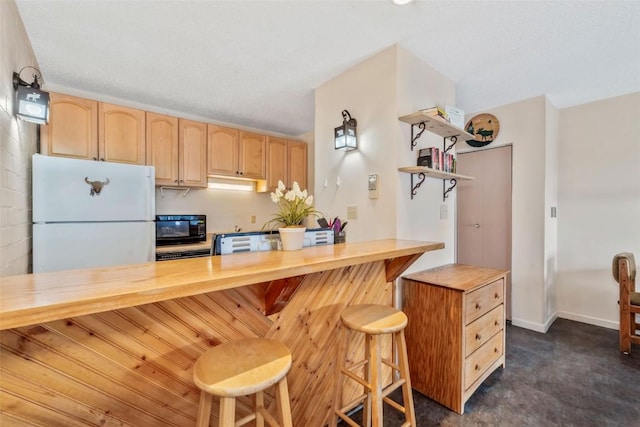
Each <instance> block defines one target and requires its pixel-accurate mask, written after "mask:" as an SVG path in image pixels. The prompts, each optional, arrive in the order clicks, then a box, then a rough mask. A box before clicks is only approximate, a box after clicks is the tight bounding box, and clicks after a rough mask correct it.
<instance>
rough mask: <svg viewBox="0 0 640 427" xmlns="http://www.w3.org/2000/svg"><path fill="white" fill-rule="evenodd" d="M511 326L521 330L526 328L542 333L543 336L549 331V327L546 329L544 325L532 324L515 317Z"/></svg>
mask: <svg viewBox="0 0 640 427" xmlns="http://www.w3.org/2000/svg"><path fill="white" fill-rule="evenodd" d="M511 324H512V325H513V326H517V327H519V328H525V329H529V330H532V331H536V332H541V333H543V334H544V333H545V332H547V329H548V327H546V326H545V325H543V324H542V323H535V322H530V321H528V320H523V319H517V318H515V317H513V318H511Z"/></svg>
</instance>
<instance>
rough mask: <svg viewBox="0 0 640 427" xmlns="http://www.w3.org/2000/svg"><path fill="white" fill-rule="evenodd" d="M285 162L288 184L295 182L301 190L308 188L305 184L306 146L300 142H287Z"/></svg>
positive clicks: (306, 172) (306, 183)
mask: <svg viewBox="0 0 640 427" xmlns="http://www.w3.org/2000/svg"><path fill="white" fill-rule="evenodd" d="M287 155H288V156H289V158H288V161H287V168H288V171H289V173H288V175H289V178H288V179H289V182H290V183H291V185H293V182H294V181H296V182H297V183H298V184H300V188H301V189H303V190H304V189H305V188H307V186H308V182H307V174H308V170H307V144H306V143H304V142H300V141H287Z"/></svg>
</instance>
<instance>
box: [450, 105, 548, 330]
mask: <svg viewBox="0 0 640 427" xmlns="http://www.w3.org/2000/svg"><path fill="white" fill-rule="evenodd" d="M546 108H547V101H546V98H545V97H543V96H540V97H536V98H532V99H528V100H525V101H521V102H517V103H514V104H509V105H505V106H501V107H497V108H493V109H489V110H486V111H482V112H483V113H491V114H493V115H494V116H496V117H497V118H498V120H499V121H500V133H499V135H498V137H497V138H496V140H495V141H494V142H493V143H492V146H499V145H506V144H512V146H513V148H512V156H513V163H512V169H513V185H512V237H511V245H512V251H513V253H512V258H511V269H512V271H511V284H512V322H513V324H514V325H516V326H522V327H525V328H528V329H533V330H537V331H540V332H543V331H546V329H547V328H548V326H549V325H550V323H551V322H552V318H549V317H548V315H547V314H546V293H550V292H552V291H549V292H546V291H545V268H546V267H545V262H546V261H545V236H546V230H545V209H546V200H545V197H546V192H547V190H546V186H547V179H546V172H547V166H546V160H545V159H546V148H547V143H546V139H547V130H546V127H547V113H546ZM473 115H474V113H468V114H467V119H469V118H471V117H473ZM551 145H552V144H551ZM458 150H459V151H462V148H458ZM464 151H473V149H470V148H465V149H464Z"/></svg>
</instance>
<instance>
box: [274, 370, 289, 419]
mask: <svg viewBox="0 0 640 427" xmlns="http://www.w3.org/2000/svg"><path fill="white" fill-rule="evenodd" d="M276 400H277V401H278V411H279V414H278V415H279V417H278V418H279V420H278V421H280V426H281V427H293V422H292V421H291V403H290V402H289V388H288V387H287V377H286V376H285V377H283V378H282V379H281V380H280V382H278V385H277V387H276Z"/></svg>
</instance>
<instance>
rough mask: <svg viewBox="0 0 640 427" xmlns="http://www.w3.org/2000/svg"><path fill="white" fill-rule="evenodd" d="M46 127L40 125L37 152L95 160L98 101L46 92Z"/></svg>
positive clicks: (96, 152)
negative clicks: (40, 130)
mask: <svg viewBox="0 0 640 427" xmlns="http://www.w3.org/2000/svg"><path fill="white" fill-rule="evenodd" d="M49 96H50V100H49V107H50V112H49V124H48V125H46V126H42V134H41V137H42V146H41V150H40V151H41V153H42V154H47V155H50V156H60V157H72V158H77V159H89V160H98V102H97V101H93V100H91V99H84V98H77V97H75V96H69V95H61V94H58V93H50V94H49Z"/></svg>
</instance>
